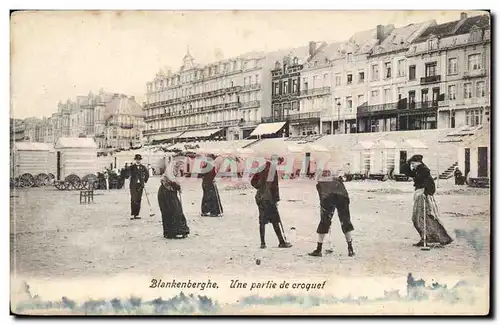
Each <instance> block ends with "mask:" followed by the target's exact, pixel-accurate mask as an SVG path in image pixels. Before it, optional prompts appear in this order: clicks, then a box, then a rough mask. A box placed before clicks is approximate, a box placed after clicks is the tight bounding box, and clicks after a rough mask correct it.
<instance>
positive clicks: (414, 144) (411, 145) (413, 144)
mask: <svg viewBox="0 0 500 325" xmlns="http://www.w3.org/2000/svg"><path fill="white" fill-rule="evenodd" d="M403 146H404V148H408V149H427V148H428V147H427V145H426V144H425V143H423V142H422V141H420V140H417V139H405V140H403Z"/></svg>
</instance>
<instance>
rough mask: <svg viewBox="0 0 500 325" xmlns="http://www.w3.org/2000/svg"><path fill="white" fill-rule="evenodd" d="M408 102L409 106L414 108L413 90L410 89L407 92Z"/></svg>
mask: <svg viewBox="0 0 500 325" xmlns="http://www.w3.org/2000/svg"><path fill="white" fill-rule="evenodd" d="M408 104H409V105H410V108H415V90H410V91H409V92H408Z"/></svg>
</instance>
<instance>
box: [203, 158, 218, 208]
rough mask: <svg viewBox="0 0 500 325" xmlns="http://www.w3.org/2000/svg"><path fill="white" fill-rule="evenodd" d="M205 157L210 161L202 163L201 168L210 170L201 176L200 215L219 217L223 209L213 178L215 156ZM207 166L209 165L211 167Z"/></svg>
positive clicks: (215, 173)
mask: <svg viewBox="0 0 500 325" xmlns="http://www.w3.org/2000/svg"><path fill="white" fill-rule="evenodd" d="M207 157H208V158H210V159H211V162H203V163H202V168H204V169H206V168H210V167H211V168H210V170H208V171H207V172H205V173H203V175H202V181H201V188H202V190H203V197H202V200H201V215H202V216H211V217H220V216H221V215H222V213H223V209H222V203H221V200H220V196H219V191H218V190H217V186H216V185H215V176H217V171H216V168H215V156H213V155H209V156H207ZM208 164H211V166H209V165H208Z"/></svg>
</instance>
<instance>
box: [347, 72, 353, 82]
mask: <svg viewBox="0 0 500 325" xmlns="http://www.w3.org/2000/svg"><path fill="white" fill-rule="evenodd" d="M347 84H348V85H350V84H352V73H348V74H347Z"/></svg>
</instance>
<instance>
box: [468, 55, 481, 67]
mask: <svg viewBox="0 0 500 325" xmlns="http://www.w3.org/2000/svg"><path fill="white" fill-rule="evenodd" d="M468 68H469V71H473V70H479V69H481V55H480V54H472V55H469V61H468Z"/></svg>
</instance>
